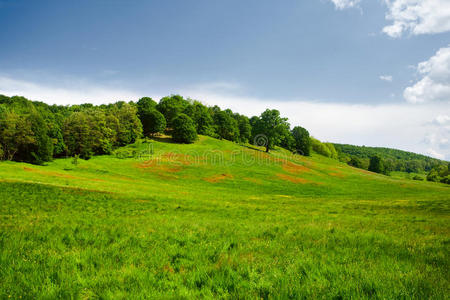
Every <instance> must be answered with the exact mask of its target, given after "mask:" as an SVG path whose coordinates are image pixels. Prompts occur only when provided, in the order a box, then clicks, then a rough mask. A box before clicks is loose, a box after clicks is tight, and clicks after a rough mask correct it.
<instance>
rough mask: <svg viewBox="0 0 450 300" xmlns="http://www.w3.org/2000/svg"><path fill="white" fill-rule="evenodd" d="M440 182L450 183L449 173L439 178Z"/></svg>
mask: <svg viewBox="0 0 450 300" xmlns="http://www.w3.org/2000/svg"><path fill="white" fill-rule="evenodd" d="M441 182H442V183H446V184H450V175H447V176H445V177H443V178H442V179H441Z"/></svg>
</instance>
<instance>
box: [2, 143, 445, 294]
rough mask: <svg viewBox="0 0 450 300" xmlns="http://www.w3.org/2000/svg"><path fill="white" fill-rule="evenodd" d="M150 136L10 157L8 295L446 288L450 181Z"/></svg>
mask: <svg viewBox="0 0 450 300" xmlns="http://www.w3.org/2000/svg"><path fill="white" fill-rule="evenodd" d="M148 147H149V145H148V144H143V145H138V146H135V148H133V147H130V150H133V149H135V152H136V151H137V152H138V153H141V154H142V155H140V158H139V157H138V158H129V159H117V158H114V157H111V156H104V157H96V158H93V159H92V160H90V161H82V162H80V164H79V165H77V166H75V165H73V164H71V160H70V159H61V160H56V161H55V162H53V163H51V164H50V165H49V166H45V167H38V166H31V165H27V164H19V163H11V162H5V163H1V164H0V297H1V298H7V297H9V296H11V297H12V298H19V297H22V298H55V297H60V298H70V297H73V298H85V299H89V298H94V299H95V298H106V299H108V298H165V297H178V298H183V297H185V298H202V297H204V298H302V297H314V298H349V297H354V298H436V299H443V298H446V297H447V295H448V294H449V277H450V276H449V275H450V274H449V271H448V270H449V241H450V239H449V216H450V213H449V212H450V211H449V203H450V201H449V200H450V199H449V196H448V195H449V193H448V191H449V190H448V188H447V187H446V186H444V185H440V184H433V183H427V182H416V181H411V180H402V179H396V178H389V177H385V176H381V175H377V174H372V173H368V172H364V171H361V170H357V169H353V168H350V167H348V166H345V165H343V164H340V163H338V162H335V161H332V160H329V159H326V158H321V157H312V158H302V157H291V156H289V155H288V154H287V153H286V152H284V151H283V150H278V151H274V152H273V153H272V154H270V155H267V154H264V153H263V152H260V151H257V150H255V149H249V148H246V147H240V146H237V145H235V144H232V143H228V142H224V141H217V140H213V139H209V138H204V137H202V139H201V141H200V142H198V143H196V144H195V145H176V144H171V143H167V142H166V141H164V140H163V141H160V142H154V143H153V144H152V146H151V147H152V149H151V150H148V149H149V148H148ZM146 155H148V157H147V156H146ZM138 156H139V154H138Z"/></svg>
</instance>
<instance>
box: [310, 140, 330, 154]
mask: <svg viewBox="0 0 450 300" xmlns="http://www.w3.org/2000/svg"><path fill="white" fill-rule="evenodd" d="M311 148H312V149H313V150H314V152H316V153H317V154H320V155H323V156H326V157H331V152H330V148H328V147H327V146H326V145H325V144H324V143H322V142H321V141H319V140H317V139H315V138H313V137H311Z"/></svg>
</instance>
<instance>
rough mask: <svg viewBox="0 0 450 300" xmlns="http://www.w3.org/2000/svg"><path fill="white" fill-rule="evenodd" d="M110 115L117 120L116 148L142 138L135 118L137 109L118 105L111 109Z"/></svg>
mask: <svg viewBox="0 0 450 300" xmlns="http://www.w3.org/2000/svg"><path fill="white" fill-rule="evenodd" d="M111 114H112V115H113V116H115V117H117V119H118V124H119V126H118V128H116V135H117V138H116V144H115V145H117V146H125V145H128V144H131V143H134V142H135V141H136V140H137V139H138V138H140V137H141V136H142V124H141V121H140V120H139V118H138V116H137V108H136V107H135V106H134V105H130V104H128V103H120V104H117V105H115V107H113V109H112V111H111Z"/></svg>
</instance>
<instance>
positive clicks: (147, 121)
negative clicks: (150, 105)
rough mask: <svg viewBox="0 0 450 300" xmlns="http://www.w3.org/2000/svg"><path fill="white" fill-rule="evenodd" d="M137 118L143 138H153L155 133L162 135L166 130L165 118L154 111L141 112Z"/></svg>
mask: <svg viewBox="0 0 450 300" xmlns="http://www.w3.org/2000/svg"><path fill="white" fill-rule="evenodd" d="M139 116H140V118H141V122H142V128H143V131H144V135H145V136H152V137H153V136H154V135H155V134H156V133H163V132H164V130H165V129H166V118H164V115H163V114H162V113H160V112H159V111H157V110H156V109H152V110H147V111H142V112H141V113H140V115H139Z"/></svg>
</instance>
